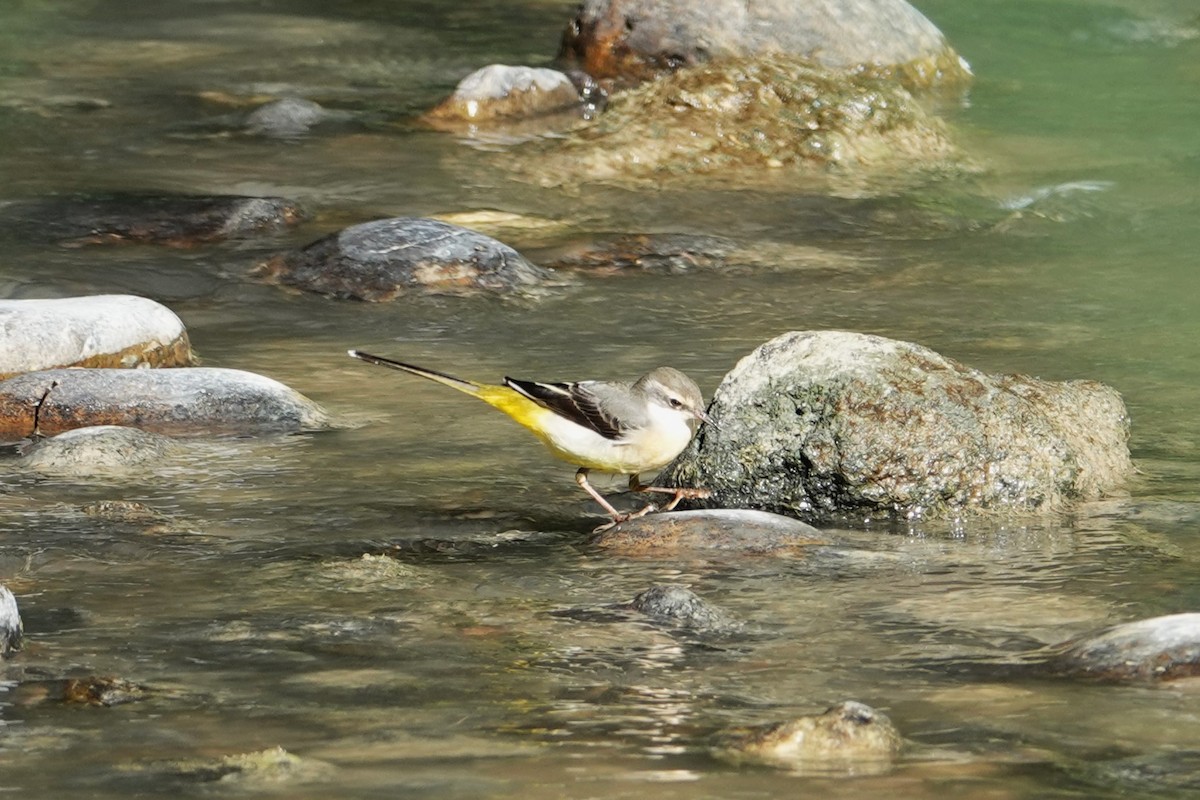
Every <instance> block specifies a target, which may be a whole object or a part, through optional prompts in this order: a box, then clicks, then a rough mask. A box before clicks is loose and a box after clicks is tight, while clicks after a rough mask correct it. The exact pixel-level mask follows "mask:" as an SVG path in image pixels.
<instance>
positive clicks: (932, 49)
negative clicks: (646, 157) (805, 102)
mask: <svg viewBox="0 0 1200 800" xmlns="http://www.w3.org/2000/svg"><path fill="white" fill-rule="evenodd" d="M777 53H778V54H785V55H792V56H802V57H805V58H812V59H814V60H815V61H816V62H818V63H819V64H820V65H822V66H824V67H828V68H833V69H840V70H856V71H862V70H868V71H872V72H875V73H877V74H885V75H895V76H897V77H899V78H900V79H901V80H902V81H904V82H906V83H907V84H908V85H910V86H931V85H935V84H940V83H961V82H965V81H966V80H968V79H969V78H970V74H971V73H970V68H969V67H968V66H967V64H966V62H965V61H964V60H963V59H962V58H961V57H960V56H959V55H958V54H957V53H955V52H954V50H953V49H951V47H950V45H949V44H947V43H946V39H945V37H944V36H943V35H942V33H941V31H939V30H938V29H937V27H936V26H935V25H934V24H933V23H932V22H930V21H929V20H928V19H927V18H926V17H924V16H923V15H922V14H921V12H919V11H917V10H916V9H915V8H913V7H912V6H911V5H909V4H908V3H907V2H905V0H805V2H802V3H801V2H795V0H757V2H753V3H747V2H745V0H702V1H701V0H584V2H583V3H581V4H580V7H579V11H578V12H577V14H576V16H575V18H574V19H572V20H571V22H570V23H569V24H568V26H567V29H566V31H565V32H564V34H563V42H562V51H561V56H562V57H563V58H564V59H566V60H567V61H571V62H574V63H576V64H578V65H579V66H580V67H581V68H582V69H584V70H586V71H587V72H589V73H590V74H592V75H594V76H596V77H598V78H600V77H603V78H615V79H618V80H625V81H630V80H637V79H640V78H645V77H647V76H650V75H654V74H656V73H659V72H662V71H670V70H676V69H679V68H681V67H692V66H695V65H697V64H701V63H704V62H707V61H710V60H715V59H725V58H740V57H745V56H751V57H757V56H763V55H769V54H777Z"/></svg>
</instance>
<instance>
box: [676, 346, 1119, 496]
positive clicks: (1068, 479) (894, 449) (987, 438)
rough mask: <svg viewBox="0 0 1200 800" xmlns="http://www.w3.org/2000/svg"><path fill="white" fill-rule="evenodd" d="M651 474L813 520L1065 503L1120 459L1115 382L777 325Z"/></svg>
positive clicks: (1105, 485) (1115, 477) (1097, 485)
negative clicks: (1018, 371) (1017, 369)
mask: <svg viewBox="0 0 1200 800" xmlns="http://www.w3.org/2000/svg"><path fill="white" fill-rule="evenodd" d="M709 414H710V416H712V417H713V418H714V419H715V420H716V422H717V425H718V426H719V427H712V426H706V427H705V428H703V429H702V430H701V431H700V433H699V435H698V436H697V437H696V439H695V440H693V442H692V444H691V445H690V446H689V448H688V449H687V450H685V451H684V453H683V454H682V455H681V456H680V458H679V459H677V460H676V462H675V463H674V464H672V465H670V466H669V467H668V468H667V470H666V471H664V474H663V476H662V478H661V480H662V481H663V482H664V483H665V484H666V485H679V486H703V487H705V488H707V489H709V490H710V491H711V492H712V494H711V497H710V498H709V499H706V500H702V501H698V502H699V504H700V505H705V506H713V507H725V508H759V509H764V510H769V511H775V512H777V513H782V514H790V515H794V516H800V517H805V518H814V519H844V518H846V517H852V518H855V519H861V518H863V517H893V516H894V517H908V518H917V517H927V518H931V517H947V516H953V515H956V514H958V513H960V512H962V511H964V510H975V511H982V510H995V511H1007V512H1017V513H1029V512H1042V511H1054V510H1060V509H1065V508H1067V507H1069V506H1070V505H1071V504H1072V503H1074V502H1075V501H1081V500H1087V499H1093V498H1098V497H1101V496H1103V495H1105V494H1108V493H1111V492H1113V491H1115V490H1117V489H1118V488H1119V487H1121V486H1122V485H1123V483H1124V482H1125V480H1126V479H1127V478H1128V476H1129V475H1130V473H1131V471H1132V464H1131V462H1130V457H1129V449H1128V437H1129V418H1128V415H1127V413H1126V410H1125V406H1124V403H1123V402H1122V401H1121V397H1120V395H1118V394H1117V392H1115V391H1114V390H1112V389H1111V388H1109V387H1107V386H1104V385H1103V384H1100V383H1096V382H1093V381H1069V382H1063V383H1056V382H1049V381H1042V380H1037V379H1034V378H1030V377H1026V376H1019V375H987V374H984V373H982V372H979V371H978V370H974V369H970V368H969V367H966V366H964V365H962V364H959V363H957V362H955V361H952V360H950V359H948V358H944V357H943V356H940V355H938V354H937V353H934V352H933V351H931V350H928V349H926V348H924V347H920V346H919V345H915V344H909V343H907V342H899V341H894V340H889V339H884V338H881V337H878V336H869V335H865V334H859V333H847V332H840V331H820V332H792V333H787V334H784V335H782V336H779V337H777V338H775V339H773V340H771V341H770V342H767V343H766V344H764V345H762V346H761V347H759V348H758V349H757V350H755V351H754V352H753V353H751V354H750V355H748V356H746V357H745V358H743V359H742V360H741V361H740V362H739V363H738V364H737V366H736V367H734V369H733V370H732V371H731V372H730V373H729V374H728V375H726V376H725V379H724V380H723V381H722V383H721V385H720V387H718V389H717V391H716V392H715V393H714V397H713V401H712V404H711V406H710V407H709Z"/></svg>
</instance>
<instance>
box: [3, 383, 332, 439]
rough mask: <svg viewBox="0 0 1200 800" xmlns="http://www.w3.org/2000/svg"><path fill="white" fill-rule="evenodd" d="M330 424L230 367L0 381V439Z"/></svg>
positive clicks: (287, 392)
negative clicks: (93, 431) (117, 428)
mask: <svg viewBox="0 0 1200 800" xmlns="http://www.w3.org/2000/svg"><path fill="white" fill-rule="evenodd" d="M328 424H329V420H328V417H327V415H326V414H325V412H324V411H323V410H322V409H321V408H320V406H318V405H317V404H316V403H314V402H313V401H311V400H309V399H308V398H306V397H304V396H303V395H301V394H299V393H298V392H296V391H294V390H293V389H289V388H288V387H287V386H284V385H283V384H282V383H279V382H278V381H275V380H272V379H270V378H267V377H264V376H262V375H256V374H254V373H252V372H243V371H241V370H234V369H216V368H208V367H196V368H192V369H58V370H46V371H43V372H31V373H28V374H25V375H19V376H17V377H15V378H9V379H8V380H6V381H0V441H19V440H21V439H24V438H28V437H30V436H33V435H37V434H40V435H43V436H53V435H54V434H57V433H61V432H63V431H66V430H71V429H74V428H85V427H90V426H94V425H122V426H127V427H136V428H140V429H142V430H148V431H153V432H156V433H164V434H180V435H195V434H220V433H282V432H291V431H301V430H313V429H319V428H324V427H326V426H328Z"/></svg>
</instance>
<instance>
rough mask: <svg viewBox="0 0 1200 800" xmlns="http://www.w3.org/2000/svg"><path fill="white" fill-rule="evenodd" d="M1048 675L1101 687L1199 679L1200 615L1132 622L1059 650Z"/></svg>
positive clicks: (1073, 642) (1051, 663)
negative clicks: (1097, 683)
mask: <svg viewBox="0 0 1200 800" xmlns="http://www.w3.org/2000/svg"><path fill="white" fill-rule="evenodd" d="M1054 649H1056V650H1058V651H1059V652H1057V653H1056V654H1055V655H1054V656H1052V657H1051V658H1050V659H1049V661H1048V662H1047V663H1046V665H1045V666H1046V668H1047V669H1049V671H1050V672H1052V673H1054V674H1058V675H1064V676H1068V677H1073V678H1088V679H1092V680H1098V681H1113V682H1121V681H1152V680H1164V681H1166V680H1172V679H1175V678H1187V677H1192V676H1195V675H1200V614H1197V613H1193V614H1171V615H1168V616H1165V617H1153V618H1151V619H1143V620H1138V621H1137V622H1128V623H1125V624H1124V625H1117V626H1115V627H1112V628H1107V629H1105V630H1103V631H1100V632H1098V633H1092V634H1088V635H1086V636H1081V637H1079V638H1078V639H1074V640H1072V641H1070V642H1066V643H1064V644H1062V645H1059V646H1058V647H1057V648H1054Z"/></svg>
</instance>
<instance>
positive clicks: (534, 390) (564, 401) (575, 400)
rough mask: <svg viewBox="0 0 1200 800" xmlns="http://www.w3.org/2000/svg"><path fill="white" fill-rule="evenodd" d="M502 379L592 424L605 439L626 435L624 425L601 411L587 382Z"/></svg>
mask: <svg viewBox="0 0 1200 800" xmlns="http://www.w3.org/2000/svg"><path fill="white" fill-rule="evenodd" d="M504 383H505V385H506V386H508V387H510V388H512V389H515V390H517V391H518V392H520V393H521V394H523V395H525V396H526V397H528V398H529V399H530V400H532V401H533V402H535V403H537V404H538V405H540V406H543V407H545V408H548V409H550V410H551V411H553V412H554V413H556V414H558V415H560V416H563V417H566V418H567V419H569V420H571V421H572V422H574V423H576V424H578V425H582V426H583V427H585V428H591V429H592V430H594V431H595V432H596V433H598V434H600V435H601V436H603V437H604V438H605V439H620V438H622V437H623V436H624V435H625V431H626V427H625V425H623V424H622V423H621V420H619V419H617V418H616V417H614V416H612V415H611V414H606V413H605V412H604V410H603V409H602V408H601V407H600V400H599V398H598V397H596V395H594V394H592V393H591V392H590V391H588V387H587V383H588V382H581V383H538V382H537V381H519V380H516V379H515V378H505V379H504Z"/></svg>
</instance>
